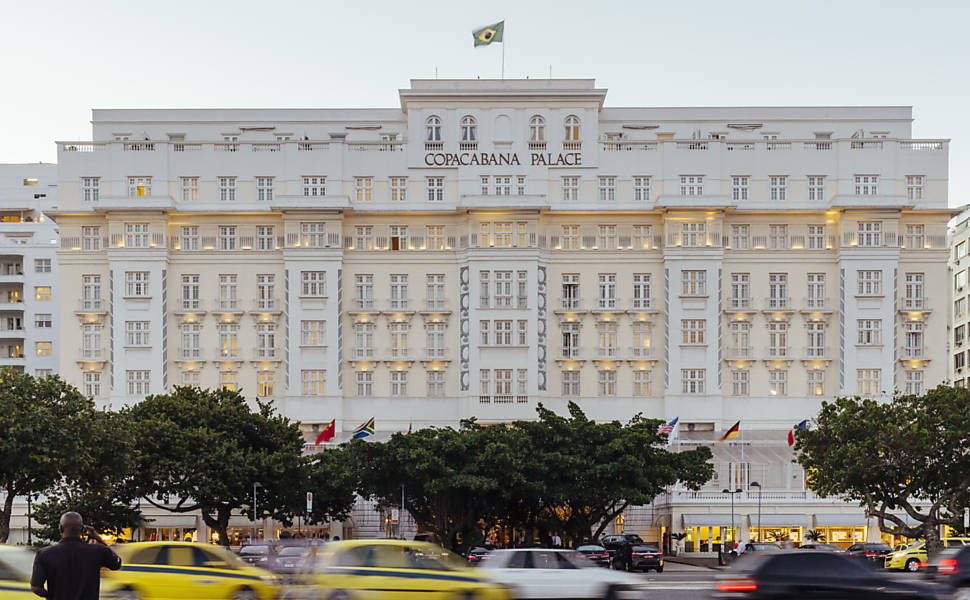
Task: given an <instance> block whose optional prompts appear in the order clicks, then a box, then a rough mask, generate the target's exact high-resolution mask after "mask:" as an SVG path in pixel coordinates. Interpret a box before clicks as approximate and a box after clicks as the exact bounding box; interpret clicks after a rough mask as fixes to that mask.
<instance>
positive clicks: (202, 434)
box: [131, 387, 309, 544]
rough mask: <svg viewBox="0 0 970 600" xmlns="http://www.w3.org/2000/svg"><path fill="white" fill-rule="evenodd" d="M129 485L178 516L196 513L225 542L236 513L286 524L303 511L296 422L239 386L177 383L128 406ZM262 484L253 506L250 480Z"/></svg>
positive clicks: (302, 462)
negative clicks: (132, 460) (132, 474)
mask: <svg viewBox="0 0 970 600" xmlns="http://www.w3.org/2000/svg"><path fill="white" fill-rule="evenodd" d="M131 414H132V423H133V427H132V429H133V431H134V434H135V443H134V447H135V449H136V451H135V457H136V465H135V471H136V479H135V482H134V483H135V486H134V489H135V491H136V492H137V495H139V496H141V497H143V498H144V499H145V500H146V501H147V502H149V503H150V504H152V505H153V506H155V507H157V508H160V509H164V510H168V511H171V512H175V513H186V512H194V511H196V510H199V511H200V512H201V513H202V519H203V521H204V522H205V524H206V525H208V526H209V527H211V528H212V529H214V530H215V531H216V532H217V533H218V534H219V541H220V542H221V543H224V544H228V543H229V536H228V534H227V528H228V526H229V517H230V516H231V514H232V511H233V510H240V511H242V512H243V514H245V515H246V516H247V517H249V518H250V519H252V518H253V517H254V516H255V517H256V518H263V517H265V516H269V517H272V518H274V519H277V520H279V521H281V522H283V523H284V524H286V525H289V524H290V523H291V522H292V521H291V520H292V517H293V515H294V514H296V513H298V512H299V513H302V512H303V511H304V510H305V496H304V492H306V486H307V485H308V477H309V475H308V463H309V460H308V459H307V458H306V457H304V456H303V455H302V451H303V437H302V435H301V434H300V429H299V425H298V424H296V423H293V422H291V421H289V420H288V419H287V418H285V417H283V416H282V415H280V414H279V413H278V412H276V410H275V409H274V408H273V407H272V405H271V404H270V403H264V402H261V401H258V400H257V402H256V408H255V410H253V409H251V408H250V406H249V405H248V404H247V403H246V400H245V398H243V396H242V394H240V393H239V392H237V391H228V390H224V389H220V390H203V389H200V388H195V387H176V388H175V390H174V391H173V392H172V393H171V394H165V395H159V396H149V397H148V398H146V399H145V400H144V401H143V402H140V403H138V404H136V405H135V406H134V407H132V408H131ZM254 482H259V483H261V484H262V488H260V489H259V490H258V497H257V500H256V508H257V510H258V514H255V515H254V511H253V483H254Z"/></svg>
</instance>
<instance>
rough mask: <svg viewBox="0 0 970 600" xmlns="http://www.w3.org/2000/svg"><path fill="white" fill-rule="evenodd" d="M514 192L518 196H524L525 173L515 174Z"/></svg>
mask: <svg viewBox="0 0 970 600" xmlns="http://www.w3.org/2000/svg"><path fill="white" fill-rule="evenodd" d="M515 193H516V194H517V195H519V196H525V175H518V176H516V178H515Z"/></svg>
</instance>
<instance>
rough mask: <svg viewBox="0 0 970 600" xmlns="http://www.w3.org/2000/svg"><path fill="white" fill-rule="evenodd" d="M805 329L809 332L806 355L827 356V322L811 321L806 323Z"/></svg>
mask: <svg viewBox="0 0 970 600" xmlns="http://www.w3.org/2000/svg"><path fill="white" fill-rule="evenodd" d="M805 331H806V333H807V334H808V346H806V347H805V355H806V356H807V357H808V358H825V323H824V322H822V321H809V322H808V323H806V324H805Z"/></svg>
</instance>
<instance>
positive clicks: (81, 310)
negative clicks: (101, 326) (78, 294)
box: [74, 298, 108, 317]
mask: <svg viewBox="0 0 970 600" xmlns="http://www.w3.org/2000/svg"><path fill="white" fill-rule="evenodd" d="M107 313H108V302H107V301H106V300H104V299H103V298H84V299H82V300H78V302H77V305H76V308H75V309H74V314H75V315H78V316H80V317H90V316H99V315H105V314H107Z"/></svg>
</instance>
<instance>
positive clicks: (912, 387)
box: [905, 371, 923, 396]
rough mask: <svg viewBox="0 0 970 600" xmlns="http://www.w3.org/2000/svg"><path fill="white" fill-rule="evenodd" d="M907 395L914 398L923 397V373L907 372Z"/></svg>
mask: <svg viewBox="0 0 970 600" xmlns="http://www.w3.org/2000/svg"><path fill="white" fill-rule="evenodd" d="M905 390H906V391H905V393H906V394H910V395H913V396H922V395H923V372H922V371H906V388H905Z"/></svg>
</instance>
